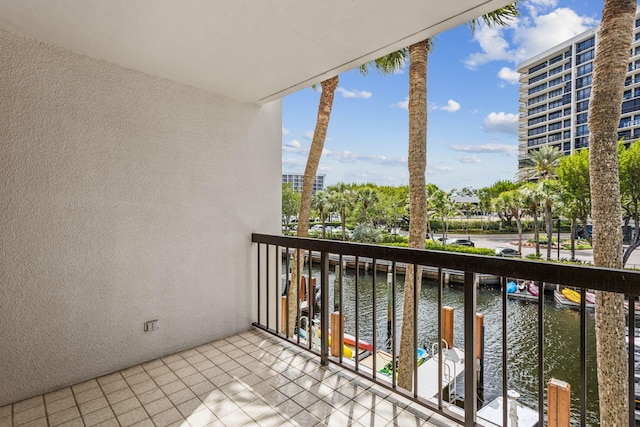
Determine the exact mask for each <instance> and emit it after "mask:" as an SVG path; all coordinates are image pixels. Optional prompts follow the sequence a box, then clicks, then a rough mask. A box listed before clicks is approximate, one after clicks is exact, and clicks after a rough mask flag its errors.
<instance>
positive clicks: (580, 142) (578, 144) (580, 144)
mask: <svg viewBox="0 0 640 427" xmlns="http://www.w3.org/2000/svg"><path fill="white" fill-rule="evenodd" d="M588 146H589V137H588V136H582V137H580V138H576V139H575V140H574V148H575V149H576V150H577V149H579V148H584V147H588Z"/></svg>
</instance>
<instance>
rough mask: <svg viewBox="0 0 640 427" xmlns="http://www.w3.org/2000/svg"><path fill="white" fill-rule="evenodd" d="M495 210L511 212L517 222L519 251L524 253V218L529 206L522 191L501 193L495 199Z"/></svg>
mask: <svg viewBox="0 0 640 427" xmlns="http://www.w3.org/2000/svg"><path fill="white" fill-rule="evenodd" d="M492 205H493V206H494V209H495V210H501V211H510V212H511V216H512V217H513V218H514V219H515V220H516V225H517V227H518V251H519V252H520V253H522V216H523V215H524V213H525V212H526V211H527V208H528V205H527V203H526V200H524V197H523V195H522V192H521V191H520V190H518V189H517V190H510V191H505V192H502V193H500V195H498V197H495V198H494V199H493V202H492Z"/></svg>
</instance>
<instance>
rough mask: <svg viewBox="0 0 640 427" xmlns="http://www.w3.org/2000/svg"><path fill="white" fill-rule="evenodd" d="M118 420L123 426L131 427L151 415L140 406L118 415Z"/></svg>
mask: <svg viewBox="0 0 640 427" xmlns="http://www.w3.org/2000/svg"><path fill="white" fill-rule="evenodd" d="M117 418H118V422H119V423H120V425H121V426H122V427H129V426H132V425H134V424H136V423H139V422H140V421H143V420H146V419H148V418H149V415H148V414H147V412H146V411H145V410H144V408H142V407H138V408H136V409H134V410H132V411H129V412H125V413H124V414H120V415H117Z"/></svg>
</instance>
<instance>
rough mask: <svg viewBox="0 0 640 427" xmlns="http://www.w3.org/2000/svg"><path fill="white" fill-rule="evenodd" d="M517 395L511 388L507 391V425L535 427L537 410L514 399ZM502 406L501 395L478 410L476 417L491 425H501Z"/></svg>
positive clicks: (508, 426)
mask: <svg viewBox="0 0 640 427" xmlns="http://www.w3.org/2000/svg"><path fill="white" fill-rule="evenodd" d="M518 397H520V395H519V394H518V393H517V392H515V391H513V390H509V391H508V392H507V404H508V406H509V407H508V408H507V427H511V426H514V427H515V426H518V427H536V426H537V425H538V418H539V417H538V411H536V410H534V409H531V408H529V407H527V406H524V405H523V404H522V403H520V402H518V401H516V399H517V398H518ZM503 407H504V406H503V399H502V396H500V397H497V398H496V399H494V400H493V401H491V403H489V404H488V405H485V406H483V407H482V408H481V409H480V410H478V418H479V419H482V420H483V421H488V422H489V423H491V425H495V426H502V420H503V409H502V408H503ZM482 424H484V423H482Z"/></svg>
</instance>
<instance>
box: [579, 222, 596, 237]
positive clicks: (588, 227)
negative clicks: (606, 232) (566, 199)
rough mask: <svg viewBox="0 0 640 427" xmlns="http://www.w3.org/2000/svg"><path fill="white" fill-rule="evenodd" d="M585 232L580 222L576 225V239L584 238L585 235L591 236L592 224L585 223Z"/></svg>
mask: <svg viewBox="0 0 640 427" xmlns="http://www.w3.org/2000/svg"><path fill="white" fill-rule="evenodd" d="M587 233H588V234H585V232H584V229H583V228H582V224H578V225H576V239H586V238H587V236H591V235H592V234H593V226H592V225H591V224H587Z"/></svg>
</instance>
